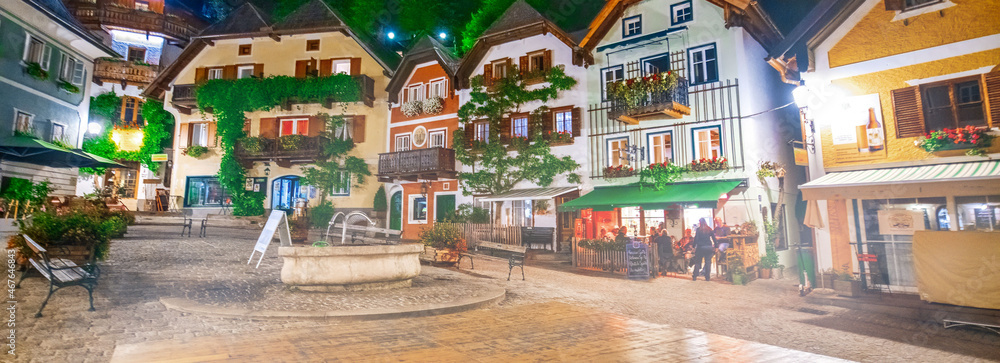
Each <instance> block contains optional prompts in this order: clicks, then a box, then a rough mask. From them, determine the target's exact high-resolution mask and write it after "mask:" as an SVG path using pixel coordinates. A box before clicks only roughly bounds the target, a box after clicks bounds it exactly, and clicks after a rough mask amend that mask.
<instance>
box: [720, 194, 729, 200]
mask: <svg viewBox="0 0 1000 363" xmlns="http://www.w3.org/2000/svg"><path fill="white" fill-rule="evenodd" d="M726 199H729V193H722V195H720V196H719V200H726Z"/></svg>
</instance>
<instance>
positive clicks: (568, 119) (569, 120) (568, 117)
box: [552, 108, 573, 134]
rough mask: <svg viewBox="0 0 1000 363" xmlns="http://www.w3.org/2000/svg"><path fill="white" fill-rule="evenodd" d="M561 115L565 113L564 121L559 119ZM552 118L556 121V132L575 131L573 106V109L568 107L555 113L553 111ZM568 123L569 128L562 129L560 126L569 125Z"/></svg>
mask: <svg viewBox="0 0 1000 363" xmlns="http://www.w3.org/2000/svg"><path fill="white" fill-rule="evenodd" d="M559 115H564V117H563V120H562V121H559ZM552 118H553V121H554V122H555V123H556V125H555V131H556V133H559V132H569V133H570V134H572V133H573V109H572V108H571V109H567V110H565V111H558V112H555V113H553V115H552ZM563 123H565V124H566V125H563ZM567 125H568V128H565V130H560V126H567Z"/></svg>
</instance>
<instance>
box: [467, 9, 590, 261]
mask: <svg viewBox="0 0 1000 363" xmlns="http://www.w3.org/2000/svg"><path fill="white" fill-rule="evenodd" d="M588 62H591V60H590V59H589V57H588V56H587V54H586V52H584V51H583V50H582V49H581V48H580V47H579V45H578V39H577V38H574V37H573V36H571V35H569V34H567V33H566V32H565V31H563V30H562V29H560V28H559V27H558V26H557V25H555V24H554V23H553V22H552V21H550V20H548V19H546V18H545V17H543V16H542V15H541V14H539V13H538V11H536V10H535V9H534V8H532V7H531V6H530V5H528V4H527V3H525V2H524V1H517V2H515V3H514V4H513V5H511V7H510V8H508V9H507V11H506V12H505V13H504V14H503V15H502V16H501V17H500V18H499V19H497V21H496V22H494V23H493V24H492V25H491V27H490V28H489V29H487V30H486V31H485V32H484V33H483V35H482V36H481V37H480V38H479V39H478V40H477V41H476V44H475V46H474V47H473V48H472V50H470V51H469V53H468V54H467V55H466V56H465V57H464V58H463V60H462V64H461V66H460V67H459V70H458V76H457V77H458V80H459V82H460V83H461V84H460V85H459V87H460V88H461V89H460V90H459V98H460V100H461V101H462V102H463V103H465V102H468V100H469V97H470V96H469V95H470V92H471V91H470V89H469V79H470V78H472V77H475V76H480V75H482V76H483V77H484V78H485V79H486V82H489V81H491V80H492V79H495V78H499V77H502V76H503V75H504V74H505V72H508V71H513V70H514V69H520V70H525V69H527V70H528V71H527V72H524V71H522V74H524V75H525V76H530V74H532V72H535V71H546V70H548V69H550V68H555V67H558V68H562V70H563V72H564V73H565V74H566V75H567V76H569V77H572V78H574V79H576V80H577V83H576V85H575V86H573V88H571V89H569V90H566V91H562V92H560V93H559V95H558V97H557V98H555V99H552V100H549V101H548V102H544V103H543V102H540V101H533V102H530V103H527V104H524V105H523V106H522V108H521V109H520V110H518V112H517V113H514V114H511V115H509V116H508V117H507V120H505V121H503V122H502V125H501V127H500V129H499V130H492V129H490V126H489V123H488V122H476V123H473V124H466V125H463V127H464V129H463V131H464V132H465V136H466V139H467V140H477V141H484V140H488V136H487V135H489V134H490V133H500V136H501V137H500V138H501V140H503V142H509V140H510V139H511V138H513V137H525V136H528V135H529V134H530V131H529V128H531V127H541V130H540V131H541V132H542V134H543V135H545V137H549V138H550V145H551V151H552V154H553V155H554V156H556V157H559V158H562V157H566V156H568V157H571V158H572V159H574V160H577V161H578V163H579V164H580V168H579V169H577V170H575V171H574V173H576V174H579V175H581V176H585V175H588V174H589V173H590V170H589V165H587V163H586V162H584V161H585V160H587V157H588V156H587V149H586V147H584V140H586V137H587V133H586V132H587V130H586V128H585V127H584V126H583V125H585V124H586V116H585V115H584V112H583V110H584V107H585V103H586V102H587V95H588V93H587V92H588V89H589V88H588V84H587V82H586V79H587V68H586V65H587V64H588ZM525 82H526V83H530V82H532V81H531V80H527V81H525ZM539 83H542V80H539ZM530 87H531V86H529V89H531V88H530ZM542 106H546V107H548V109H549V111H548V112H547V113H545V114H543V115H542V116H541V120H537V122H536V121H534V120H530V118H531V116H530V114H531V113H532V112H533V111H535V110H536V109H538V108H540V107H542ZM484 127H485V128H484ZM550 132H551V133H550ZM559 134H561V135H563V137H562V138H557V137H556V136H555V135H559ZM550 135H552V136H550ZM463 168H466V169H463V170H471V169H470V166H463ZM589 185H590V180H587V179H583V182H582V184H581V183H572V182H570V181H569V180H568V179H567V175H560V176H558V177H556V179H555V180H554V181H553V182H552V183H551V184H550V185H548V186H544V187H543V186H539V185H535V184H533V183H530V182H527V181H525V182H521V183H518V184H517V185H515V186H514V189H513V190H512V191H510V192H508V193H503V194H500V195H475V196H474V200H475V203H476V204H477V205H479V206H482V207H486V208H490V209H491V210H493V213H500V223H501V224H505V225H513V226H522V227H547V228H553V229H554V234H555V238H556V242H566V241H569V240H570V239H571V238H572V236H573V221H574V218H575V217H574V216H573V214H572V213H559V212H558V210H559V207H560V206H561V205H562V203H563V202H564V201H566V200H570V199H572V198H575V197H577V196H579V193H580V189H581V188H583V189H586V188H588V187H589ZM491 204H492V205H491ZM497 205H499V208H496V206H497ZM554 248H556V249H558V248H559V247H558V244H556V245H555V246H554Z"/></svg>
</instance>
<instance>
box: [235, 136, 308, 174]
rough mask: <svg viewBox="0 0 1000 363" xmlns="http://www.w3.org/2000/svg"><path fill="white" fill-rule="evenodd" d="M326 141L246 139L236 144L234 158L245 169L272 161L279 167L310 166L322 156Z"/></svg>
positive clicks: (287, 137)
mask: <svg viewBox="0 0 1000 363" xmlns="http://www.w3.org/2000/svg"><path fill="white" fill-rule="evenodd" d="M327 141H328V140H327V138H325V137H322V136H313V137H309V136H302V135H288V136H282V137H279V138H267V137H247V138H244V139H242V140H240V141H238V142H237V143H236V148H235V151H236V158H237V159H238V160H239V161H240V163H241V164H243V166H246V167H250V166H252V165H253V162H255V161H274V162H275V163H277V164H278V166H281V167H289V166H291V165H292V164H310V163H314V162H316V159H318V158H320V157H321V156H322V153H323V151H324V146H325V145H326V143H327Z"/></svg>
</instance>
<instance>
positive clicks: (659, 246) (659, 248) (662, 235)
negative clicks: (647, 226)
mask: <svg viewBox="0 0 1000 363" xmlns="http://www.w3.org/2000/svg"><path fill="white" fill-rule="evenodd" d="M650 238H653V237H650ZM653 242H656V253H657V254H658V255H659V257H660V273H661V274H663V275H666V274H667V272H673V271H674V270H675V269H674V264H676V263H677V259H676V258H674V241H672V240H671V239H670V236H668V235H667V231H663V230H661V231H660V232H659V235H658V236H656V239H654V240H653Z"/></svg>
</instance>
